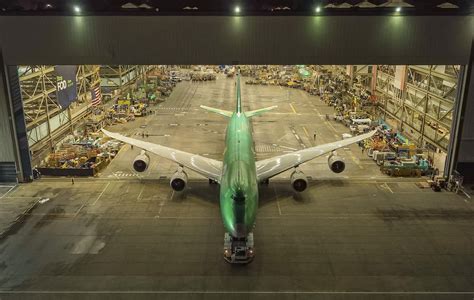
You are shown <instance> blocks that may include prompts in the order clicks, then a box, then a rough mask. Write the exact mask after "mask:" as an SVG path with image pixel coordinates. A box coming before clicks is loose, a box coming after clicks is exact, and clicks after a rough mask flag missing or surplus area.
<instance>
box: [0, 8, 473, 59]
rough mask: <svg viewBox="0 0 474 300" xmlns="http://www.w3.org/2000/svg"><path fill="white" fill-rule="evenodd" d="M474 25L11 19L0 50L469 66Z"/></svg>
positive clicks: (14, 54)
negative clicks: (467, 64)
mask: <svg viewBox="0 0 474 300" xmlns="http://www.w3.org/2000/svg"><path fill="white" fill-rule="evenodd" d="M473 19H474V18H473V17H471V16H294V17H290V16H280V17H279V16H263V17H262V16H192V17H191V16H36V17H35V16H22V17H18V16H15V17H13V16H5V17H0V28H10V29H11V30H2V31H1V32H0V45H1V47H2V48H3V51H4V59H5V63H6V64H9V65H20V64H23V65H34V64H48V65H56V64H109V65H116V64H344V65H346V64H361V65H364V64H414V65H423V64H427V65H436V64H460V65H462V64H466V63H467V62H468V60H469V52H470V47H471V43H470V40H471V39H472V32H473V28H474V21H473ZM32 45H33V46H32ZM33 49H34V50H33ZM177 54H178V55H177Z"/></svg>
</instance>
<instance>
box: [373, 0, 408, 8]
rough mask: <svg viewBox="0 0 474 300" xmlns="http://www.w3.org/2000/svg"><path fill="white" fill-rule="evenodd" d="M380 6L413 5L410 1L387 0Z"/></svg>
mask: <svg viewBox="0 0 474 300" xmlns="http://www.w3.org/2000/svg"><path fill="white" fill-rule="evenodd" d="M379 6H380V7H414V6H413V5H411V4H410V3H406V2H405V1H403V0H388V1H387V2H385V3H383V4H380V5H379Z"/></svg>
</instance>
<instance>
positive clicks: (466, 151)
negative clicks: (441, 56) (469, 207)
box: [455, 40, 474, 182]
mask: <svg viewBox="0 0 474 300" xmlns="http://www.w3.org/2000/svg"><path fill="white" fill-rule="evenodd" d="M473 44H474V40H473ZM473 50H474V49H473ZM473 52H474V51H473ZM472 56H474V53H471V64H470V66H469V67H470V70H471V72H470V74H469V75H468V76H467V78H466V79H467V82H466V85H465V88H466V92H465V93H466V94H465V95H464V97H465V98H464V101H465V105H464V113H463V116H462V117H461V122H462V123H461V125H462V129H461V133H460V140H459V143H458V151H457V155H458V157H457V159H455V160H456V161H457V165H456V170H457V171H458V172H459V173H460V174H461V175H463V176H464V181H465V182H474V74H472V71H473V68H474V62H473V61H472Z"/></svg>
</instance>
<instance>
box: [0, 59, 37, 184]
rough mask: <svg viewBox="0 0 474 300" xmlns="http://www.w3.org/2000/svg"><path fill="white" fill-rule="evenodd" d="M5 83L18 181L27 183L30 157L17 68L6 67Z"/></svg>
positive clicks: (29, 177)
mask: <svg viewBox="0 0 474 300" xmlns="http://www.w3.org/2000/svg"><path fill="white" fill-rule="evenodd" d="M6 70H7V71H6V73H7V74H6V75H7V76H6V79H7V80H6V82H7V86H8V92H9V94H8V95H9V98H10V99H11V102H10V103H11V108H10V109H11V115H12V122H13V124H14V128H15V137H16V142H17V145H16V146H17V149H18V151H17V153H18V158H19V160H18V163H19V171H20V172H19V181H22V182H29V181H31V179H32V175H33V174H32V170H31V155H30V147H29V145H28V136H27V130H26V123H25V115H24V110H23V100H22V98H21V90H20V79H19V76H18V69H17V66H7V67H6Z"/></svg>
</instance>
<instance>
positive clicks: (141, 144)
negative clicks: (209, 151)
mask: <svg viewBox="0 0 474 300" xmlns="http://www.w3.org/2000/svg"><path fill="white" fill-rule="evenodd" d="M102 132H104V134H105V135H107V136H109V137H111V138H113V139H116V140H119V141H122V142H124V143H127V144H130V145H133V146H136V147H138V148H140V149H143V150H145V151H148V152H150V153H153V154H156V155H158V156H161V157H163V158H166V159H168V160H171V161H173V162H175V163H177V164H179V165H181V166H184V167H186V168H189V169H191V170H193V171H195V172H197V173H199V174H201V175H203V176H205V177H207V178H209V179H213V180H215V181H217V182H220V178H221V174H222V162H221V161H218V160H215V159H210V158H206V157H202V156H200V155H197V154H192V153H188V152H184V151H181V150H176V149H173V148H169V147H165V146H161V145H158V144H153V143H149V142H145V141H141V140H137V139H133V138H129V137H126V136H123V135H121V134H119V133H114V132H110V131H107V130H105V129H102Z"/></svg>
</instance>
